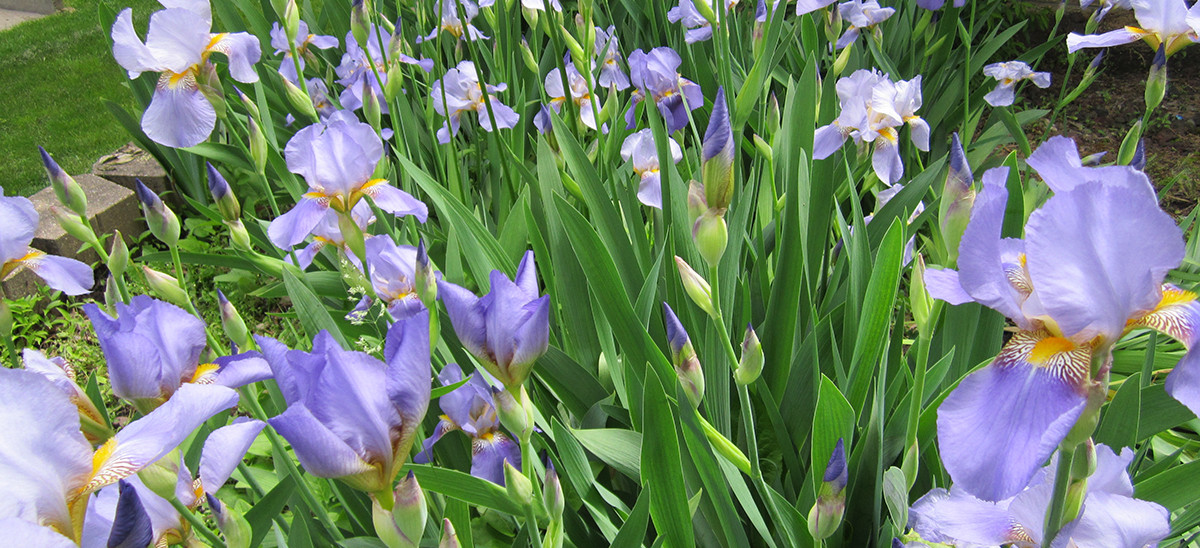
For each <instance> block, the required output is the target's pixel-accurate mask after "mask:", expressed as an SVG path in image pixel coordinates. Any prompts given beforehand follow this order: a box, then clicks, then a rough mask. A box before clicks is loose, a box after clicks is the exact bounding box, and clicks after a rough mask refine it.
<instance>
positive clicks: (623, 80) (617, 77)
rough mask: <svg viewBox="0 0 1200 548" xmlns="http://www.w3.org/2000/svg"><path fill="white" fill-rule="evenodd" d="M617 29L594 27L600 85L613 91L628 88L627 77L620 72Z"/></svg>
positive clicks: (612, 27)
mask: <svg viewBox="0 0 1200 548" xmlns="http://www.w3.org/2000/svg"><path fill="white" fill-rule="evenodd" d="M616 30H617V28H616V27H614V26H612V25H609V26H608V29H607V30H605V29H602V28H600V27H596V58H597V59H599V60H600V62H599V65H600V79H599V82H600V85H601V86H603V87H606V88H612V89H615V90H618V91H619V90H623V89H626V88H628V87H629V77H628V76H626V75H625V72H624V71H623V70H621V65H620V62H621V49H620V47H619V44H618V42H617V35H616Z"/></svg>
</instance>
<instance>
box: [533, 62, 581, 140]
mask: <svg viewBox="0 0 1200 548" xmlns="http://www.w3.org/2000/svg"><path fill="white" fill-rule="evenodd" d="M565 62H566V66H567V85H568V86H570V88H571V102H573V103H575V107H576V108H577V109H578V110H579V118H580V119H581V120H582V121H583V125H585V126H587V127H590V128H592V129H596V112H595V110H594V109H593V108H592V94H591V92H590V91H589V88H590V87H594V86H589V85H588V81H587V79H585V78H584V77H583V74H580V72H579V69H577V68H575V63H572V62H571V61H570V56H569V55H568V56H567V60H566V61H565ZM545 86H546V95H548V96H550V104H549V106H545V107H542V110H541V111H540V112H538V114H537V116H535V117H534V118H533V125H534V126H536V127H537V129H538V131H540V132H542V133H545V132H547V131H548V130H549V129H550V113H549V111H548V110H547V109H554V112H559V113H561V112H562V106H563V103H565V102H567V93H566V92H565V91H564V90H563V84H562V71H561V70H560V69H557V68H555V69H553V70H551V71H550V72H548V73H546V79H545Z"/></svg>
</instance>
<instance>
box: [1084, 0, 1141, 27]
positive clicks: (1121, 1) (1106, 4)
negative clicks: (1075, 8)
mask: <svg viewBox="0 0 1200 548" xmlns="http://www.w3.org/2000/svg"><path fill="white" fill-rule="evenodd" d="M1092 1H1093V0H1079V7H1080V9H1082V8H1086V7H1088V6H1090V5H1091V4H1092ZM1113 8H1121V9H1123V10H1129V9H1133V2H1132V0H1100V8H1099V9H1098V10H1097V11H1096V13H1095V14H1094V16H1093V17H1095V19H1096V22H1097V23H1099V22H1100V21H1102V20H1104V16H1105V15H1108V12H1109V10H1111V9H1113Z"/></svg>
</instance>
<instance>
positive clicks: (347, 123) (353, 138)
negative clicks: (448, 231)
mask: <svg viewBox="0 0 1200 548" xmlns="http://www.w3.org/2000/svg"><path fill="white" fill-rule="evenodd" d="M283 157H284V159H285V160H287V166H288V170H289V171H291V172H292V173H296V174H298V175H300V176H301V177H304V180H305V181H306V182H307V183H308V192H307V193H305V194H304V197H302V198H300V201H299V202H296V206H295V207H293V208H292V209H291V210H290V211H288V212H287V213H284V214H283V215H280V216H279V217H278V218H276V219H275V220H273V221H271V225H270V226H269V227H268V228H267V235H268V236H269V237H270V238H271V243H274V244H275V245H276V246H279V247H280V248H281V249H290V248H291V247H292V246H294V245H296V244H298V243H300V242H302V241H304V238H306V237H307V236H308V235H309V234H311V233H312V232H313V230H314V229H316V228H317V225H319V224H320V223H321V221H322V219H324V218H325V215H326V213H327V212H328V211H329V210H330V209H332V210H334V211H337V212H339V213H342V214H347V213H350V212H351V211H353V209H354V207H355V206H357V205H358V203H359V202H360V201H362V199H363V198H364V197H369V198H371V200H372V201H374V202H375V205H376V206H377V207H378V208H379V209H381V210H383V211H386V212H388V213H392V214H395V215H412V216H414V217H416V218H417V220H418V221H421V222H422V223H423V222H425V219H426V218H427V217H428V216H429V208H428V207H426V206H425V204H423V203H421V202H420V201H419V200H417V199H416V198H413V197H412V195H410V194H409V193H407V192H404V191H403V190H400V189H398V188H396V187H394V186H392V185H390V184H388V181H387V180H386V179H373V178H371V177H372V174H373V173H374V172H375V166H376V164H378V163H379V160H380V158H382V157H383V142H382V141H380V140H379V135H377V134H376V133H375V130H374V129H373V128H372V127H371V126H370V124H366V123H363V122H360V121H359V120H358V118H355V117H354V113H352V112H349V111H339V112H336V113H334V114H333V115H332V116H330V117H329V120H327V121H326V122H324V123H318V124H313V125H311V126H308V127H306V128H304V129H302V130H300V131H298V132H296V135H295V136H293V137H292V139H291V140H290V141H288V144H287V147H286V148H285V149H284V151H283Z"/></svg>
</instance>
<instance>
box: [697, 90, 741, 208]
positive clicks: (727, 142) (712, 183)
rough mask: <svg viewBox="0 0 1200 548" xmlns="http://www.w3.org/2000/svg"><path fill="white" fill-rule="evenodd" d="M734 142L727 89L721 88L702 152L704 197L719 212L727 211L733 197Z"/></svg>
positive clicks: (714, 103)
mask: <svg viewBox="0 0 1200 548" xmlns="http://www.w3.org/2000/svg"><path fill="white" fill-rule="evenodd" d="M733 145H734V142H733V127H732V126H731V125H730V120H729V108H728V107H727V106H726V104H725V88H718V89H717V97H716V99H714V100H713V111H712V117H711V118H710V119H709V122H708V129H707V130H706V131H705V132H704V141H703V146H702V148H701V153H700V166H701V167H700V170H701V176H700V177H701V182H702V183H703V184H704V199H705V202H706V203H708V207H710V208H712V209H715V210H718V211H724V210H725V209H726V208H728V207H729V202H730V201H732V200H733V156H734V148H733Z"/></svg>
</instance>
